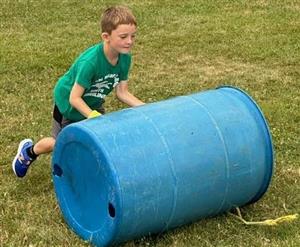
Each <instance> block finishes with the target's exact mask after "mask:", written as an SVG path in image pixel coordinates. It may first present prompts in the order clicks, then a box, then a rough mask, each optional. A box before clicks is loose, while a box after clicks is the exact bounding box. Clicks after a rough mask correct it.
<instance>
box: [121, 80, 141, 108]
mask: <svg viewBox="0 0 300 247" xmlns="http://www.w3.org/2000/svg"><path fill="white" fill-rule="evenodd" d="M116 95H117V97H118V99H119V100H120V101H122V102H123V103H125V104H127V105H129V106H139V105H144V104H145V103H144V102H143V101H141V100H139V99H138V98H137V97H135V96H134V95H133V94H131V93H130V92H129V91H128V83H127V81H120V82H119V84H118V85H117V86H116Z"/></svg>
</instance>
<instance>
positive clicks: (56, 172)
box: [53, 164, 63, 177]
mask: <svg viewBox="0 0 300 247" xmlns="http://www.w3.org/2000/svg"><path fill="white" fill-rule="evenodd" d="M62 174H63V170H62V169H61V168H60V166H59V165H57V164H54V166H53V175H54V176H58V177H61V176H62Z"/></svg>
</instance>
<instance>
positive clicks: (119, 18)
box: [101, 5, 137, 34]
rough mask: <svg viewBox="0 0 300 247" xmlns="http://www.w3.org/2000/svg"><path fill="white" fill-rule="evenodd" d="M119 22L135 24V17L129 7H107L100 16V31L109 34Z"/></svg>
mask: <svg viewBox="0 0 300 247" xmlns="http://www.w3.org/2000/svg"><path fill="white" fill-rule="evenodd" d="M121 24H131V25H135V26H137V23H136V19H135V17H134V15H133V14H132V12H131V10H130V9H129V8H127V7H125V6H120V5H119V6H114V7H109V8H107V9H106V10H105V11H104V12H103V14H102V17H101V30H102V33H104V32H106V33H108V34H111V32H112V31H113V30H115V29H117V27H118V26H119V25H121Z"/></svg>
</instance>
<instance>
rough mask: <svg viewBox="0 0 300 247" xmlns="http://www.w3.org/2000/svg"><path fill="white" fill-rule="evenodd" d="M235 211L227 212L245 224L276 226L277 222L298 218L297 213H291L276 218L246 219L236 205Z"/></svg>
mask: <svg viewBox="0 0 300 247" xmlns="http://www.w3.org/2000/svg"><path fill="white" fill-rule="evenodd" d="M236 211H237V215H236V214H233V213H229V214H230V215H232V216H234V217H235V218H237V219H239V220H241V221H242V222H243V223H244V224H245V225H263V226H277V225H278V224H279V223H283V222H290V221H294V220H296V219H297V218H298V214H291V215H285V216H282V217H279V218H277V219H268V220H264V221H246V220H244V218H243V217H242V214H241V211H240V209H239V208H238V207H237V208H236Z"/></svg>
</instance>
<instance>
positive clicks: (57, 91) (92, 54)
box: [54, 43, 131, 121]
mask: <svg viewBox="0 0 300 247" xmlns="http://www.w3.org/2000/svg"><path fill="white" fill-rule="evenodd" d="M130 64H131V56H130V55H129V54H120V55H119V59H118V63H117V64H116V65H115V66H113V65H111V64H110V63H109V62H108V60H107V58H106V56H105V55H104V51H103V43H99V44H97V45H95V46H92V47H90V48H88V49H87V50H85V51H84V52H83V53H82V54H81V55H80V56H79V57H78V58H77V59H76V60H75V62H74V64H73V65H72V66H71V68H70V69H69V70H68V71H67V72H66V73H65V74H64V75H63V76H62V77H61V78H60V79H59V80H58V82H57V84H56V86H55V88H54V101H55V104H56V105H57V107H58V109H59V111H60V112H61V114H62V115H63V116H64V117H65V118H67V119H69V120H72V121H80V120H83V119H85V117H84V116H83V115H82V114H81V113H80V112H78V111H77V110H76V109H75V108H73V107H72V106H71V104H70V102H69V98H70V93H71V90H72V87H73V85H74V83H75V82H77V83H78V84H79V85H81V86H82V87H84V88H85V91H84V94H83V96H82V98H83V100H84V101H85V102H86V104H87V105H88V106H89V107H90V108H91V109H92V110H98V109H99V107H100V106H101V104H102V103H103V101H104V98H105V96H107V95H108V94H109V93H110V92H111V91H112V90H113V88H114V87H115V86H116V85H117V84H118V83H119V82H120V81H124V80H127V79H128V72H129V68H130Z"/></svg>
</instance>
